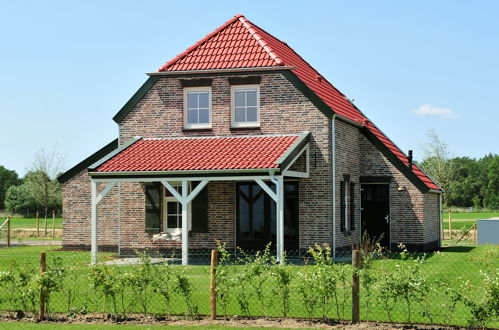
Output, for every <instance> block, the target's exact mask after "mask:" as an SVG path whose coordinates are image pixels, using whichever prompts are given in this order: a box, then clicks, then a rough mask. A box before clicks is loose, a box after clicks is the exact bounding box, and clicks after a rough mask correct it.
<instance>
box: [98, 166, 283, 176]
mask: <svg viewBox="0 0 499 330" xmlns="http://www.w3.org/2000/svg"><path fill="white" fill-rule="evenodd" d="M268 171H276V172H279V171H280V169H279V168H258V169H227V170H187V171H130V172H88V174H89V175H90V176H92V177H100V176H106V177H109V176H129V177H133V176H138V175H140V176H149V175H151V176H152V175H178V174H192V175H196V174H228V173H262V172H268Z"/></svg>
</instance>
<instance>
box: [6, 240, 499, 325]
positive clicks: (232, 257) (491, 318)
mask: <svg viewBox="0 0 499 330" xmlns="http://www.w3.org/2000/svg"><path fill="white" fill-rule="evenodd" d="M40 251H41V248H40V247H16V248H10V249H8V248H2V249H0V312H2V313H12V312H15V311H23V312H25V313H27V314H30V313H31V314H33V315H37V313H38V310H39V303H40V288H44V290H45V291H46V295H47V304H46V309H47V313H48V315H50V314H51V313H52V314H60V313H62V314H64V315H67V316H70V317H71V316H77V315H81V314H90V313H108V314H111V315H113V317H116V318H126V317H129V316H131V315H137V314H139V315H146V316H148V315H149V316H150V315H153V316H161V317H165V316H166V317H168V316H171V315H184V316H185V317H188V318H196V317H198V316H202V315H210V255H211V251H210V250H196V251H194V250H193V251H190V253H189V265H188V266H182V265H181V255H180V251H174V250H172V251H162V252H161V253H159V252H153V251H143V252H136V253H131V254H129V255H127V256H116V255H114V254H113V253H99V263H98V264H97V265H90V263H89V261H90V253H89V252H80V251H60V250H51V251H47V253H46V255H47V270H46V273H45V274H43V275H41V274H40V271H39V269H40ZM361 255H362V257H363V263H362V267H361V268H354V267H352V265H351V252H350V251H346V252H343V253H337V254H336V255H335V258H333V256H332V253H331V251H330V249H329V248H328V247H326V246H317V247H315V248H313V249H310V250H309V251H293V252H287V256H286V259H285V260H284V262H282V263H281V262H279V261H278V260H276V258H275V257H274V253H273V251H270V250H266V251H241V250H230V249H223V248H220V249H219V251H218V265H217V267H216V298H217V314H218V315H219V316H227V317H229V316H235V315H238V316H251V317H253V316H258V317H302V318H313V319H336V320H347V321H348V320H351V317H352V276H353V274H354V272H356V274H358V276H359V278H360V317H361V320H369V321H383V322H404V323H406V322H407V323H429V324H449V325H467V326H489V327H499V247H498V246H486V247H473V246H468V247H464V246H460V247H449V248H445V249H444V250H443V251H442V252H436V253H430V254H412V253H409V252H407V251H402V252H400V253H382V252H380V251H370V252H367V251H361Z"/></svg>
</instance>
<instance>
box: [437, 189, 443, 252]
mask: <svg viewBox="0 0 499 330" xmlns="http://www.w3.org/2000/svg"><path fill="white" fill-rule="evenodd" d="M438 219H439V220H440V242H439V245H440V248H442V246H443V242H444V223H443V218H442V192H440V194H438Z"/></svg>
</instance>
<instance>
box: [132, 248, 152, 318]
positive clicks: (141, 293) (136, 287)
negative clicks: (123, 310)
mask: <svg viewBox="0 0 499 330" xmlns="http://www.w3.org/2000/svg"><path fill="white" fill-rule="evenodd" d="M136 253H137V254H138V256H139V258H140V264H139V265H138V266H135V267H134V268H133V271H132V272H131V273H129V274H128V276H127V279H126V283H127V284H128V286H129V287H130V289H131V290H132V292H133V293H134V298H135V299H136V300H137V301H138V303H139V304H140V306H141V308H142V311H143V313H144V316H147V312H148V307H149V300H150V298H151V297H150V291H151V285H152V283H153V280H154V275H155V274H154V272H153V266H152V264H151V258H150V257H149V255H148V254H147V253H146V252H138V251H136Z"/></svg>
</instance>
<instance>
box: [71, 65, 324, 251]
mask: <svg viewBox="0 0 499 330" xmlns="http://www.w3.org/2000/svg"><path fill="white" fill-rule="evenodd" d="M229 76H231V75H227V76H212V78H213V84H212V129H211V130H208V131H199V130H197V131H196V130H184V129H183V89H182V87H181V84H180V81H179V79H178V78H176V77H162V78H161V79H159V80H158V82H157V83H156V85H155V86H154V87H153V88H151V90H150V91H149V92H148V93H147V94H146V95H145V96H144V98H143V99H142V100H141V101H140V102H139V103H138V104H137V105H136V106H135V108H134V109H132V111H131V112H130V113H129V114H128V115H127V116H126V118H124V120H123V121H122V122H121V124H120V141H121V143H125V142H126V141H128V140H129V139H131V138H132V137H134V136H142V137H144V138H165V137H181V136H188V137H193V136H231V135H260V134H299V133H302V132H303V131H310V132H311V138H310V154H311V157H313V158H314V162H313V164H311V176H310V178H308V179H301V180H300V223H299V226H300V247H301V248H307V247H308V246H310V245H312V244H314V243H316V242H318V243H324V242H327V243H331V202H330V201H331V177H330V168H331V165H330V140H331V139H330V125H329V121H328V119H327V117H326V116H325V115H324V114H322V113H321V112H320V111H319V110H318V109H317V108H315V107H314V106H313V104H312V103H311V102H310V101H309V100H308V99H307V98H306V97H305V96H303V95H302V94H301V92H300V91H298V90H297V89H296V88H295V87H294V86H293V85H292V84H291V83H290V82H289V81H288V80H287V79H286V78H285V77H284V76H283V75H282V74H280V73H275V72H272V73H265V74H262V75H261V77H262V79H261V83H260V123H261V127H260V128H259V129H242V130H241V129H237V130H234V129H231V128H230V123H231V120H230V85H229V83H228V77H229ZM203 77H206V76H203ZM182 79H185V77H182ZM117 189H118V188H117V187H115V188H113V190H112V191H111V192H110V193H109V196H106V198H105V199H103V200H102V201H101V203H100V204H99V208H98V209H99V211H98V213H99V223H101V224H102V225H101V226H100V227H99V233H100V234H99V244H102V245H108V244H109V245H113V244H116V243H117V242H116V237H117V233H118V232H117V221H116V218H117V214H116V209H117V199H116V197H115V194H116V192H117ZM207 189H208V194H209V197H208V198H209V203H210V206H209V211H210V218H209V221H210V224H209V233H206V234H202V233H199V234H196V233H193V234H192V236H191V239H190V246H191V247H193V248H205V247H207V248H209V247H213V246H214V243H213V242H214V239H221V240H222V241H224V242H226V243H227V244H228V245H229V246H231V245H234V243H235V242H234V241H235V237H234V236H235V216H236V215H235V183H234V182H217V183H215V182H211V183H209V185H208V188H207ZM63 190H64V200H65V202H64V218H65V228H68V231H65V235H64V236H65V237H64V241H63V245H64V246H67V247H70V246H73V245H75V246H76V245H86V246H88V245H89V244H90V180H89V177H88V175H87V174H86V172H82V173H80V174H79V175H77V176H75V177H74V178H73V179H71V180H69V181H68V182H66V183H65V184H64V188H63ZM76 195H84V196H86V197H85V198H81V199H78V198H75V196H76ZM144 200H145V197H144V192H143V186H142V185H141V184H131V183H122V184H121V203H120V204H121V223H120V228H121V231H120V236H121V246H122V248H140V247H147V246H149V247H155V248H156V247H163V246H165V247H167V246H171V244H173V245H174V246H180V245H179V243H171V242H170V243H168V244H170V245H168V244H166V243H154V244H153V243H152V242H151V235H150V234H147V233H145V232H144V221H145V220H144V214H145V211H144V207H145V206H144ZM215 201H216V202H215ZM104 204H106V205H104ZM310 210H313V212H310ZM76 224H77V225H76ZM101 232H102V233H101ZM71 236H74V237H80V238H81V239H73V238H72V237H71ZM165 244H166V245H165Z"/></svg>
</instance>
